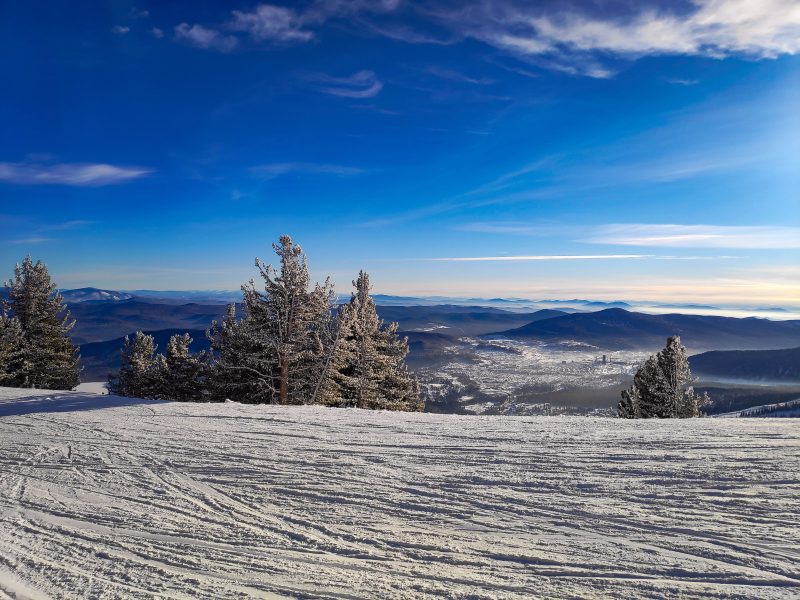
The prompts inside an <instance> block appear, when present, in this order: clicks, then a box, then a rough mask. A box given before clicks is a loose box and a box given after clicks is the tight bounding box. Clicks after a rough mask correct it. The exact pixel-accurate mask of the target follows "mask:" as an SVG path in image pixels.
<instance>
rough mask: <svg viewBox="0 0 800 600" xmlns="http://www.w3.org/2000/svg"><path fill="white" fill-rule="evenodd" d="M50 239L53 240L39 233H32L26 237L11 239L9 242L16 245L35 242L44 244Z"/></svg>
mask: <svg viewBox="0 0 800 600" xmlns="http://www.w3.org/2000/svg"><path fill="white" fill-rule="evenodd" d="M50 241H52V239H51V238H46V237H43V236H39V235H32V236H28V237H24V238H19V239H16V240H10V241H9V243H10V244H16V245H33V244H44V243H46V242H50Z"/></svg>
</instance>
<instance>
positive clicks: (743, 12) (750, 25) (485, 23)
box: [431, 0, 800, 77]
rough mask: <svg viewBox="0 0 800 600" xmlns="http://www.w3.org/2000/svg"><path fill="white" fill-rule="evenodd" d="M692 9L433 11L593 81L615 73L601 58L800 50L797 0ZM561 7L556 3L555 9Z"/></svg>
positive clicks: (466, 30)
mask: <svg viewBox="0 0 800 600" xmlns="http://www.w3.org/2000/svg"><path fill="white" fill-rule="evenodd" d="M692 4H693V6H692V7H691V9H690V10H688V11H680V12H679V11H678V10H670V9H667V8H664V9H661V10H658V9H656V8H654V7H652V6H646V5H643V4H637V3H633V4H631V5H630V6H631V7H634V9H633V10H632V11H629V12H627V13H625V14H619V13H617V14H616V15H613V16H607V15H600V14H597V13H596V12H589V11H588V10H581V9H580V8H577V7H579V6H581V5H580V4H578V5H575V4H572V3H569V4H567V3H565V4H564V5H563V6H564V7H565V8H562V9H560V10H559V9H558V8H555V9H554V8H553V5H549V6H544V5H541V4H539V3H527V2H521V1H513V0H505V1H503V0H501V1H499V2H491V3H490V2H479V3H475V4H472V5H470V6H469V7H463V6H462V7H458V8H455V9H445V10H439V11H436V10H433V11H431V13H432V14H433V16H434V17H435V18H437V19H439V21H440V22H442V23H443V24H445V25H446V26H448V27H450V28H451V29H453V30H455V31H458V32H460V33H461V34H462V35H465V36H469V37H473V38H475V39H478V40H481V41H483V42H485V43H487V44H490V45H492V46H494V47H496V48H499V49H502V50H505V51H508V52H510V53H512V54H515V55H517V56H520V57H523V58H525V57H545V58H547V59H549V60H551V61H552V64H551V66H552V67H563V68H564V70H568V69H570V68H572V69H575V71H576V72H578V73H581V74H584V75H589V76H592V77H607V76H609V74H610V73H611V71H610V70H609V69H608V68H607V67H605V66H604V65H603V64H602V62H598V61H601V59H602V58H603V55H605V56H616V57H621V58H628V59H635V58H638V57H641V56H646V55H702V56H710V57H715V58H722V57H726V56H730V55H737V54H738V55H747V56H751V57H754V58H775V57H777V56H780V55H782V54H796V53H798V52H800V5H798V4H797V2H796V1H795V0H727V1H722V0H694V2H693V3H692ZM557 6H558V5H556V7H557Z"/></svg>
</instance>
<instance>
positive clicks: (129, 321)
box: [70, 299, 225, 344]
mask: <svg viewBox="0 0 800 600" xmlns="http://www.w3.org/2000/svg"><path fill="white" fill-rule="evenodd" d="M70 311H71V312H72V316H73V317H74V318H75V320H76V321H77V323H76V325H75V329H73V330H72V339H73V341H74V342H75V343H77V344H85V343H88V342H99V341H102V340H110V339H116V338H119V337H122V336H125V335H127V334H129V333H132V332H135V331H137V330H142V331H145V330H152V331H157V330H161V329H182V330H188V329H205V328H207V327H209V326H210V325H211V321H212V320H214V319H220V318H222V316H223V315H224V314H225V305H224V304H194V303H189V304H164V303H155V302H150V301H146V300H141V299H132V300H123V301H120V302H78V303H75V304H72V305H70Z"/></svg>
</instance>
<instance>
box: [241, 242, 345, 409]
mask: <svg viewBox="0 0 800 600" xmlns="http://www.w3.org/2000/svg"><path fill="white" fill-rule="evenodd" d="M272 247H273V249H274V250H275V253H276V254H277V255H278V257H279V258H280V270H279V271H277V270H276V269H274V268H273V267H272V266H271V265H265V264H264V263H262V262H261V261H260V260H259V259H256V267H257V268H258V270H259V273H260V274H261V277H262V279H263V280H264V291H263V292H261V291H259V290H258V289H256V286H255V283H254V282H253V281H252V280H251V281H250V282H249V283H248V284H246V285H244V286H242V292H243V294H244V309H245V315H244V319H243V322H244V326H243V328H242V332H243V334H244V335H245V336H246V337H247V346H248V349H247V354H246V360H245V365H242V366H246V367H247V370H249V372H250V373H251V374H253V375H255V376H256V377H257V380H258V385H259V387H260V388H261V389H262V390H263V392H262V395H261V398H260V399H259V400H260V401H261V402H277V403H279V404H307V403H312V402H314V401H315V398H314V395H315V392H316V391H317V390H318V389H319V387H320V386H319V383H320V381H321V379H322V378H323V377H324V369H325V365H326V363H327V356H326V352H325V346H324V339H323V333H324V332H325V331H326V330H327V329H328V324H329V323H330V319H331V312H332V310H333V307H334V299H335V296H334V293H333V286H332V285H331V283H330V281H329V280H326V281H325V283H324V284H322V285H320V284H316V285H315V286H314V287H313V288H312V289H309V287H310V277H309V274H308V261H307V259H306V256H305V254H303V250H302V248H301V247H300V246H299V245H297V244H295V243H294V242H293V241H292V238H291V237H289V236H288V235H284V236H281V238H280V242H279V243H278V244H273V246H272Z"/></svg>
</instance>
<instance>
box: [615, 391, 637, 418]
mask: <svg viewBox="0 0 800 600" xmlns="http://www.w3.org/2000/svg"><path fill="white" fill-rule="evenodd" d="M640 399H641V398H640V395H639V388H637V387H636V386H635V385H632V386H631V387H629V388H628V389H627V390H623V391H622V399H621V400H620V401H619V404H617V416H618V417H619V418H621V419H635V418H636V416H637V414H636V412H637V409H638V406H639V402H640Z"/></svg>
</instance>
